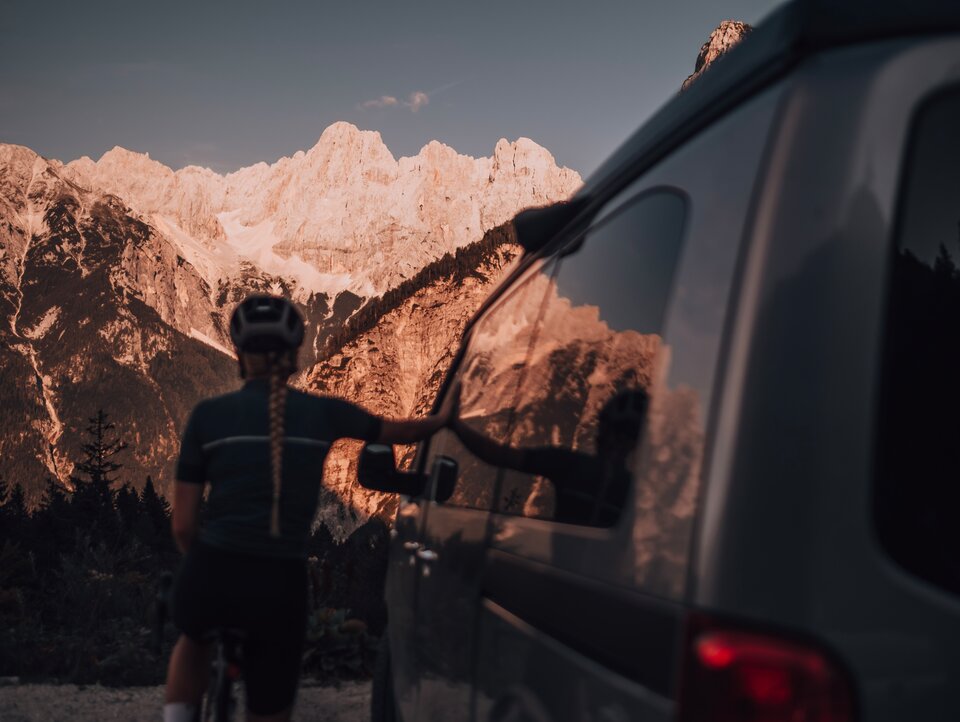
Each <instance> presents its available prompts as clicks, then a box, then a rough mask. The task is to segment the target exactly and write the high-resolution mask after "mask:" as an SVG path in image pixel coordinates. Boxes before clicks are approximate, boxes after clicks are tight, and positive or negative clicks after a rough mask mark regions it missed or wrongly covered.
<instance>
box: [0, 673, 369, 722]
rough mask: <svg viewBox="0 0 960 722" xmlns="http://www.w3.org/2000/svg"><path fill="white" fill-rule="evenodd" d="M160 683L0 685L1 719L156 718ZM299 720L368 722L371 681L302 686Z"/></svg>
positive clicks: (149, 721)
mask: <svg viewBox="0 0 960 722" xmlns="http://www.w3.org/2000/svg"><path fill="white" fill-rule="evenodd" d="M162 708H163V687H128V688H121V689H115V688H111V687H100V686H90V687H77V686H76V685H71V684H64V685H49V684H42V685H41V684H21V685H15V686H8V687H0V718H2V719H3V720H4V722H41V721H42V722H97V721H99V720H124V721H125V722H158V720H160V719H161V718H162V716H163V713H162ZM293 719H294V720H298V721H299V722H312V720H317V721H318V722H319V721H320V720H323V722H367V721H368V720H369V719H370V683H369V682H344V683H343V684H341V685H340V686H339V687H310V686H305V687H301V688H300V692H299V694H298V695H297V706H296V709H295V711H294V715H293Z"/></svg>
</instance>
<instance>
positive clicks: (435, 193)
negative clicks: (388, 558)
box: [0, 124, 579, 516]
mask: <svg viewBox="0 0 960 722" xmlns="http://www.w3.org/2000/svg"><path fill="white" fill-rule="evenodd" d="M578 184H579V177H577V176H576V174H574V173H572V172H571V171H568V170H567V169H561V168H557V167H556V166H555V164H553V159H552V158H551V157H550V156H549V154H548V153H547V152H546V151H544V150H543V149H542V148H540V147H539V146H536V145H535V144H533V143H532V142H530V141H526V140H524V139H521V140H519V141H517V142H515V143H508V142H506V141H501V142H500V143H499V144H498V145H497V148H496V150H495V153H494V155H493V156H492V157H491V158H480V159H473V158H468V157H466V156H461V155H458V154H456V153H455V152H454V151H453V150H451V149H449V148H447V147H445V146H442V145H441V144H439V143H431V144H429V145H428V146H426V147H425V148H424V149H423V151H421V153H420V154H419V155H418V156H416V157H415V158H401V159H400V160H399V161H397V160H394V158H393V156H392V155H391V154H390V153H389V151H388V150H387V149H386V147H385V146H384V145H383V143H382V142H381V140H380V137H379V135H378V134H376V133H368V132H361V131H359V130H357V129H356V128H353V127H352V126H349V125H347V124H337V125H335V126H332V127H331V128H330V129H328V130H327V131H326V132H325V133H324V134H323V136H322V137H321V139H320V141H319V142H318V143H317V145H316V146H315V147H314V148H312V149H311V150H310V151H308V152H306V153H297V154H296V155H294V156H293V157H292V158H285V159H281V160H280V161H278V162H277V163H275V164H273V165H271V166H268V165H266V164H259V165H257V166H253V167H251V168H245V169H242V170H240V171H238V172H237V173H233V174H230V175H228V176H219V175H217V174H215V173H212V172H211V171H207V170H205V169H199V168H186V169H182V170H180V171H176V172H174V171H172V170H170V169H169V168H166V167H165V166H163V165H162V164H160V163H157V162H155V161H153V160H150V159H149V158H148V157H147V156H145V155H141V154H136V153H131V152H129V151H125V150H123V149H119V148H115V149H114V150H112V151H110V152H108V153H106V154H105V155H104V156H103V157H102V158H101V159H100V160H99V161H97V162H94V161H92V160H90V159H86V158H84V159H80V160H79V161H74V162H72V163H69V164H67V165H64V164H62V163H60V162H59V161H55V160H48V159H44V158H41V157H39V156H38V155H36V154H35V153H33V152H32V151H30V150H29V149H27V148H22V147H18V146H11V145H0V317H2V319H0V370H2V373H3V377H4V383H3V385H2V390H0V394H2V396H3V398H2V399H0V402H2V404H3V405H2V408H3V411H2V412H0V452H2V453H3V455H4V458H5V459H7V460H8V463H7V464H6V465H5V477H6V479H7V480H8V481H10V482H21V483H23V484H24V485H25V487H26V488H27V490H28V493H31V492H32V494H33V496H34V497H35V496H36V493H37V490H39V489H40V488H41V487H42V485H43V482H44V479H45V478H46V477H47V476H51V477H54V478H59V479H60V480H61V481H62V482H63V483H64V484H65V485H69V484H70V473H71V471H72V466H73V462H74V461H76V460H78V459H79V457H80V453H79V452H80V444H81V442H82V440H83V439H82V429H83V428H84V426H85V424H86V419H87V417H88V416H90V415H92V414H94V413H95V412H96V410H97V408H100V407H103V408H104V410H105V411H107V413H109V414H110V415H111V417H112V419H113V420H114V421H116V423H117V427H118V429H120V430H122V431H123V435H124V438H125V439H126V440H127V441H128V442H130V450H129V451H128V452H126V456H127V458H126V460H125V463H126V469H125V474H124V475H125V478H129V479H130V480H131V481H133V482H134V483H137V484H139V483H142V481H143V479H144V478H145V476H146V474H148V473H150V474H152V475H153V476H154V478H155V479H158V481H159V485H160V487H161V488H164V487H165V486H166V485H167V484H169V481H170V470H171V469H170V467H171V463H172V460H173V458H174V457H175V454H176V449H177V441H178V437H179V432H180V428H181V425H182V423H183V422H184V420H185V419H186V416H187V412H188V411H189V409H190V408H191V407H192V405H193V404H194V403H195V402H196V401H197V400H199V399H200V398H202V397H204V396H208V395H211V394H214V393H220V392H223V391H225V390H228V389H230V388H233V387H235V386H236V384H237V379H236V372H235V361H234V359H233V358H232V356H231V352H230V350H229V348H228V347H229V340H228V337H227V333H226V319H227V316H228V314H229V312H230V311H231V310H232V308H233V305H234V304H235V303H236V302H237V301H238V300H240V298H242V297H243V296H244V295H245V294H247V293H249V292H251V291H253V290H258V291H267V292H273V293H282V294H284V295H288V296H290V297H293V298H294V299H295V300H296V301H297V302H298V304H299V305H300V307H301V309H302V310H303V311H304V313H305V315H306V316H307V321H308V326H309V328H310V333H309V334H308V338H307V350H306V353H305V355H304V357H303V361H304V362H305V364H306V366H307V367H310V366H311V365H312V364H313V363H314V362H315V361H316V360H317V359H321V358H322V359H323V363H322V364H321V366H320V367H319V368H318V370H316V371H313V372H311V373H310V375H304V377H303V378H302V380H301V382H302V383H306V382H308V380H309V384H310V385H311V387H312V388H316V389H318V390H327V391H329V392H331V393H338V394H342V395H345V396H347V397H348V398H354V399H356V400H357V401H359V402H360V403H366V404H367V405H368V406H370V407H371V408H372V410H375V411H378V412H381V413H389V414H391V415H402V414H408V413H412V412H414V411H416V410H418V409H419V410H422V409H423V408H425V407H426V406H427V405H429V403H430V402H431V401H432V397H431V396H430V393H431V389H432V390H434V391H435V387H436V383H437V382H438V380H439V374H440V373H442V371H441V370H440V369H441V367H442V366H443V363H445V361H444V360H443V359H448V358H449V354H451V353H452V352H453V350H454V347H455V342H456V340H457V338H458V336H459V333H460V330H462V326H463V323H465V321H466V318H467V317H468V316H469V315H470V314H471V313H472V312H473V310H474V309H475V308H476V306H478V305H479V303H480V302H481V300H482V298H483V296H484V295H485V293H486V292H488V290H489V284H490V283H492V282H493V279H494V278H495V277H496V275H497V273H499V272H500V270H501V268H502V265H503V263H504V262H505V259H506V258H507V257H509V256H510V255H511V253H510V252H508V251H498V252H497V253H494V254H493V255H489V254H487V255H484V256H483V258H482V259H481V258H480V256H477V255H476V254H474V255H470V254H468V256H469V259H470V261H469V262H470V263H476V264H477V265H476V267H475V268H472V269H471V272H470V273H468V274H461V275H460V276H459V277H458V278H456V279H455V278H454V277H453V276H449V277H448V278H447V280H446V281H444V280H443V278H442V277H441V276H442V274H440V275H438V274H437V273H436V272H434V273H433V274H432V275H431V276H430V278H429V280H428V279H426V278H425V277H424V278H420V277H419V276H418V274H420V273H421V272H422V270H423V269H424V267H425V266H427V267H429V266H430V265H431V262H433V261H435V260H436V259H437V258H438V257H439V256H441V255H443V254H445V253H449V252H451V251H456V250H457V249H461V248H462V247H464V246H468V245H469V244H470V243H471V242H473V241H477V240H478V239H480V238H481V237H483V236H484V232H485V231H488V230H490V229H492V228H493V227H494V226H496V225H497V224H500V223H502V222H503V221H505V220H507V219H509V218H510V217H511V216H512V215H513V214H515V213H516V212H517V211H518V210H520V209H521V208H523V207H525V206H527V205H531V204H542V203H547V202H552V201H555V200H560V199H562V198H565V197H567V196H568V195H570V193H571V192H573V190H575V188H576V186H577V185H578ZM487 246H490V247H492V246H491V244H490V243H489V242H488V243H487ZM487 246H485V247H487ZM481 255H483V254H481ZM466 257H467V256H465V258H466ZM466 276H469V278H468V279H466V280H465V277H466ZM481 278H483V279H485V280H484V281H482V282H481V281H480V280H479V279H481ZM418 279H419V280H418ZM445 284H446V285H445ZM385 291H386V292H387V294H386V295H382V294H383V292H385ZM384 298H389V304H388V305H389V308H390V311H391V313H386V312H385V311H384V309H385V308H386V306H384V302H383V299H384ZM425 304H426V305H425ZM427 307H429V308H430V309H432V312H431V313H428V314H424V313H423V311H424V309H425V308H427ZM378 309H379V310H378ZM358 310H359V311H360V313H358ZM381 316H382V318H381ZM351 318H354V319H356V318H361V319H368V320H369V319H373V321H374V324H373V325H374V326H376V329H375V330H376V331H377V333H378V334H380V335H377V336H370V337H365V338H364V339H363V340H362V341H361V340H360V339H359V337H358V334H357V333H353V334H352V335H351V336H350V337H349V338H348V337H347V336H345V335H344V331H343V329H344V326H345V323H346V322H347V320H348V319H351ZM381 323H382V328H381ZM372 328H373V326H371V325H370V324H369V323H368V324H367V326H365V327H364V329H365V331H369V330H371V329H372ZM334 338H336V339H338V341H339V343H340V344H341V345H345V346H344V348H342V349H341V348H340V347H339V346H336V344H334V346H336V347H332V346H331V343H330V341H331V339H334ZM360 343H362V344H364V345H363V346H362V348H363V349H364V351H365V352H366V351H368V350H369V347H371V346H372V345H376V344H379V345H378V346H377V348H378V349H380V350H381V351H382V353H383V356H384V358H385V359H387V360H386V361H385V362H384V364H383V365H382V366H378V369H379V370H374V369H373V368H371V367H367V366H365V365H364V363H363V362H362V359H363V358H366V355H365V354H358V353H357V352H356V350H355V346H356V344H360ZM378 374H379V375H378ZM378 378H379V379H381V380H380V381H376V379H378ZM378 383H379V384H380V386H378V385H377V384H378ZM387 387H389V388H390V393H385V394H384V396H383V398H382V399H380V400H377V401H373V400H372V399H373V391H374V389H377V388H381V389H385V388H387ZM332 462H333V466H336V464H337V463H340V462H337V461H336V459H333V460H332ZM344 463H347V462H344ZM348 466H349V463H347V467H348ZM347 467H344V468H347ZM337 478H338V479H342V475H341V476H340V477H337ZM338 483H339V482H338ZM335 487H336V488H335V489H334V491H333V492H332V494H333V496H332V497H331V498H337V499H344V498H347V507H349V505H350V503H354V505H355V506H356V507H357V509H358V510H359V512H358V513H359V515H360V516H364V515H365V514H366V513H368V512H369V511H373V510H375V508H377V506H378V505H380V504H381V503H382V500H379V501H377V500H374V501H370V500H367V499H363V498H359V497H357V494H358V492H357V490H356V489H354V491H353V492H350V493H347V492H345V491H344V489H345V488H346V487H343V486H342V485H341V486H340V487H338V486H336V485H335ZM359 493H361V494H362V492H359ZM351 495H352V496H353V497H356V498H355V499H354V501H353V502H351V501H350V500H349V498H348V497H350V496H351ZM344 508H346V507H344ZM341 511H343V509H341Z"/></svg>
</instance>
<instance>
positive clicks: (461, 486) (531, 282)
mask: <svg viewBox="0 0 960 722" xmlns="http://www.w3.org/2000/svg"><path fill="white" fill-rule="evenodd" d="M549 284H550V271H549V269H548V268H546V267H543V266H542V264H538V267H536V268H533V269H531V270H530V271H528V272H527V273H526V274H525V276H524V277H523V278H522V279H521V280H520V281H519V282H518V283H517V284H516V286H515V287H514V288H513V289H511V290H510V291H509V292H508V293H507V294H505V295H504V297H503V298H502V299H501V300H499V301H498V302H497V303H496V304H495V305H494V306H493V307H492V308H491V309H490V310H489V311H487V312H486V313H485V314H484V316H483V317H482V318H481V319H480V320H479V321H478V322H477V323H476V325H475V326H474V327H473V329H472V330H471V332H470V338H469V342H468V346H467V350H466V353H465V354H464V356H463V359H462V360H461V362H460V365H459V366H458V368H457V372H456V376H455V380H456V381H458V382H459V383H460V385H461V392H460V408H459V423H460V425H461V429H462V431H463V433H465V434H473V435H476V436H482V437H484V438H488V439H491V440H492V441H493V443H504V442H505V441H506V439H507V436H508V432H509V428H510V425H511V423H512V420H513V414H514V400H515V398H516V394H517V388H518V386H519V384H520V382H521V379H522V374H523V370H524V364H525V361H526V358H527V354H528V353H529V351H530V345H531V342H532V339H533V332H534V328H535V326H536V321H537V318H538V317H539V314H540V312H541V305H542V300H543V297H544V293H545V292H546V289H547V287H548V286H549ZM438 455H443V456H447V457H450V458H451V459H453V460H455V461H456V463H457V466H458V475H457V481H456V485H455V487H454V492H453V496H451V497H450V499H449V500H448V501H447V502H446V503H448V504H453V505H457V506H467V507H473V508H477V509H490V508H492V507H493V502H494V492H495V486H496V481H497V475H498V472H499V469H498V468H497V467H496V466H495V465H491V464H489V463H486V462H485V461H482V460H481V459H480V458H478V457H477V456H476V455H475V454H471V453H470V452H469V451H467V449H466V448H465V447H464V446H463V444H462V443H461V441H460V440H459V439H458V438H457V436H456V435H455V434H454V433H453V432H452V431H450V430H449V429H444V430H442V431H440V432H438V433H437V434H436V435H435V436H434V439H433V440H432V441H431V444H430V457H431V459H430V463H431V464H432V463H433V460H434V459H435V458H436V457H437V456H438Z"/></svg>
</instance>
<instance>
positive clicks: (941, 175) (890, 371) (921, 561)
mask: <svg viewBox="0 0 960 722" xmlns="http://www.w3.org/2000/svg"><path fill="white" fill-rule="evenodd" d="M958 127H960V91H954V92H952V93H951V94H949V95H944V96H941V97H940V98H938V99H937V100H935V101H934V102H932V103H930V104H929V105H927V106H926V108H925V109H924V110H923V111H922V112H921V114H920V116H919V118H918V121H917V123H916V126H915V131H914V138H913V141H914V142H913V146H912V153H911V157H910V158H909V159H908V165H907V175H906V176H905V178H906V181H905V187H904V199H903V204H902V206H901V207H902V213H903V216H902V218H901V219H900V229H901V230H900V236H899V238H898V243H897V248H896V251H895V254H894V257H893V270H892V274H891V284H890V302H889V316H888V319H887V338H886V353H885V357H884V373H883V384H882V392H881V413H880V438H879V443H878V450H879V459H878V469H877V471H878V478H877V489H876V495H875V503H876V509H875V511H876V522H877V527H878V531H879V534H880V539H881V541H882V543H883V544H884V546H885V547H886V548H887V550H888V551H889V552H890V554H891V555H892V556H893V557H894V558H895V559H896V560H897V561H898V562H899V563H900V564H901V565H902V566H904V567H905V568H906V569H908V570H909V571H911V572H913V573H914V574H917V575H919V576H921V577H924V578H926V579H927V580H928V581H930V582H933V583H934V584H938V585H940V586H942V587H944V588H946V589H949V590H951V591H953V592H957V593H960V554H958V550H960V523H958V509H960V443H958V440H960V332H958V329H960V263H958V258H960V243H958V239H960V236H958V229H960V225H958V224H960V136H958V135H957V128H958Z"/></svg>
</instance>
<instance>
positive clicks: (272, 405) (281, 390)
mask: <svg viewBox="0 0 960 722" xmlns="http://www.w3.org/2000/svg"><path fill="white" fill-rule="evenodd" d="M271 355H272V354H271ZM286 406H287V374H285V373H284V372H283V368H282V366H281V365H280V364H279V363H277V362H276V360H275V359H271V360H270V400H269V403H268V409H269V412H270V474H271V477H272V480H273V506H272V507H271V508H270V536H275V537H276V536H280V485H281V483H282V481H283V417H284V411H285V410H286Z"/></svg>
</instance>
